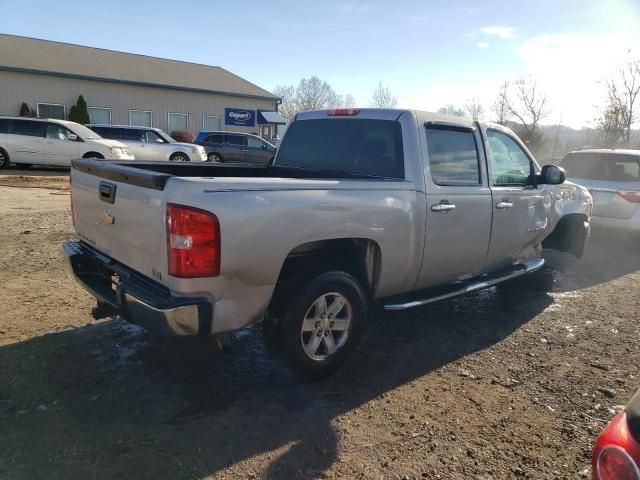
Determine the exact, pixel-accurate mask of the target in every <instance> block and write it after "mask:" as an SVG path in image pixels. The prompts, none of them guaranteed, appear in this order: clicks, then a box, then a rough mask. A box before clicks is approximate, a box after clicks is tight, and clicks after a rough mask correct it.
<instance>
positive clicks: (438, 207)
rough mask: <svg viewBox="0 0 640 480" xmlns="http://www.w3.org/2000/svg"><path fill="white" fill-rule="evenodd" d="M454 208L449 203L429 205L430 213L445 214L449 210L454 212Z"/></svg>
mask: <svg viewBox="0 0 640 480" xmlns="http://www.w3.org/2000/svg"><path fill="white" fill-rule="evenodd" d="M455 208H456V206H455V205H452V204H451V203H435V204H433V205H431V211H432V212H441V213H447V212H448V211H449V210H455Z"/></svg>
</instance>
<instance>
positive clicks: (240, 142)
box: [194, 131, 277, 165]
mask: <svg viewBox="0 0 640 480" xmlns="http://www.w3.org/2000/svg"><path fill="white" fill-rule="evenodd" d="M194 143H195V144H197V145H202V146H203V147H204V149H205V150H206V151H207V158H208V160H209V161H210V162H241V163H255V164H259V165H266V164H268V163H269V162H270V161H271V160H272V159H273V157H274V156H275V154H276V150H277V148H276V147H275V145H272V144H270V143H269V142H267V141H265V140H263V139H262V138H260V137H258V136H257V135H250V134H248V133H235V132H234V133H231V132H206V131H201V132H199V133H198V136H197V137H196V139H195V141H194Z"/></svg>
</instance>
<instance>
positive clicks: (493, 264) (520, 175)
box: [486, 129, 552, 270]
mask: <svg viewBox="0 0 640 480" xmlns="http://www.w3.org/2000/svg"><path fill="white" fill-rule="evenodd" d="M486 137H487V143H486V145H487V153H488V155H489V177H490V185H491V190H492V194H493V224H492V228H491V245H490V246H489V254H488V256H487V260H486V268H487V269H491V270H494V269H497V268H501V267H506V266H508V265H512V264H514V263H522V262H523V261H526V260H529V259H531V258H532V257H534V256H535V252H534V251H533V248H532V247H534V246H535V245H538V244H540V242H541V241H542V239H543V238H544V236H545V235H546V229H547V226H548V214H549V209H550V207H551V205H552V198H551V192H550V190H549V186H548V185H540V186H538V188H535V187H534V186H532V185H528V183H529V178H530V174H531V165H532V161H533V159H531V158H530V157H529V155H528V154H527V152H526V151H525V150H524V149H523V148H522V146H521V145H520V144H519V142H518V141H517V140H516V139H515V138H514V137H513V136H512V135H510V134H508V133H506V132H503V131H499V130H495V129H487V131H486Z"/></svg>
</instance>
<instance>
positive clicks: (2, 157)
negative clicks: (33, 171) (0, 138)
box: [0, 149, 10, 169]
mask: <svg viewBox="0 0 640 480" xmlns="http://www.w3.org/2000/svg"><path fill="white" fill-rule="evenodd" d="M9 164H10V162H9V155H7V154H6V153H5V151H4V150H1V149H0V169H3V168H9Z"/></svg>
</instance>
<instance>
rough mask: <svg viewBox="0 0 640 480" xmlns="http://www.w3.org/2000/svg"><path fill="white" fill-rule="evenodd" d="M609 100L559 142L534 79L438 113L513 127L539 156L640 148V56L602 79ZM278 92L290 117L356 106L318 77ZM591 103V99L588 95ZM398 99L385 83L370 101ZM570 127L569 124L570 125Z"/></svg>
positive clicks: (381, 103)
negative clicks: (639, 125)
mask: <svg viewBox="0 0 640 480" xmlns="http://www.w3.org/2000/svg"><path fill="white" fill-rule="evenodd" d="M602 84H603V86H604V89H605V98H606V100H605V102H604V104H603V105H601V106H599V107H596V110H595V111H596V114H595V118H594V121H593V127H591V128H587V129H584V130H583V131H582V133H583V135H582V136H581V137H575V136H574V137H572V138H571V139H565V140H564V141H563V142H560V144H558V136H559V134H560V132H561V126H560V125H558V126H557V128H555V133H554V129H551V130H550V127H548V126H546V127H545V126H543V124H542V122H543V121H544V120H546V119H548V118H549V117H550V115H551V113H552V111H551V109H550V107H549V98H548V95H547V93H546V92H544V91H543V90H542V89H541V87H540V85H539V84H538V82H537V81H536V80H535V79H533V78H524V79H518V80H515V81H505V82H503V83H502V84H501V85H500V87H499V88H498V91H497V94H496V97H495V99H494V101H493V103H492V104H491V107H490V109H489V111H488V112H487V111H485V108H484V107H483V104H486V102H482V101H481V99H479V98H476V97H473V98H471V99H470V100H469V101H468V102H467V103H465V104H464V105H462V106H456V105H452V104H450V105H446V106H444V107H442V108H440V109H439V110H438V113H442V114H445V115H455V116H464V117H469V118H472V119H474V120H489V121H492V122H495V123H498V124H500V125H506V126H508V127H510V128H512V129H513V130H514V131H515V132H516V133H517V134H518V136H519V137H520V138H521V139H522V141H523V142H525V144H526V145H527V146H528V147H529V149H530V150H531V151H532V152H533V153H534V154H535V155H544V156H558V155H562V154H564V153H566V151H568V150H571V149H575V148H580V147H582V146H585V145H591V146H595V147H604V148H613V147H627V148H630V147H636V148H640V135H638V133H637V132H636V133H635V136H634V130H633V127H634V125H635V124H636V122H637V121H638V120H640V114H639V113H638V110H639V109H640V105H639V103H640V97H639V95H640V60H630V61H627V62H626V63H625V64H624V65H622V66H620V68H619V69H618V70H617V71H616V72H614V74H613V75H612V76H611V77H610V78H609V79H607V80H604V81H603V82H602ZM273 93H274V94H276V95H277V96H279V97H281V98H282V104H281V105H280V113H281V114H282V116H283V117H284V118H285V120H287V121H289V120H291V119H292V118H293V117H294V116H295V114H296V113H298V112H302V111H307V110H318V109H324V108H338V107H345V108H353V107H355V106H356V105H357V102H356V99H355V98H354V97H353V95H351V94H349V93H346V94H344V95H341V94H338V93H337V92H336V91H335V90H334V89H333V87H331V85H330V84H329V83H327V82H326V81H323V80H321V79H320V78H319V77H317V76H312V77H310V78H303V79H302V80H300V82H299V83H298V85H297V86H294V85H279V86H277V87H276V88H275V89H274V91H273ZM585 101H588V99H585ZM397 104H398V100H397V98H396V97H395V95H394V94H393V92H392V91H391V89H390V88H389V87H388V86H386V85H384V84H383V83H382V82H379V83H378V86H377V87H376V89H375V90H374V91H373V93H372V95H371V98H370V100H369V102H368V105H369V106H371V107H376V108H395V107H396V106H397ZM565 129H566V127H565Z"/></svg>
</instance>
